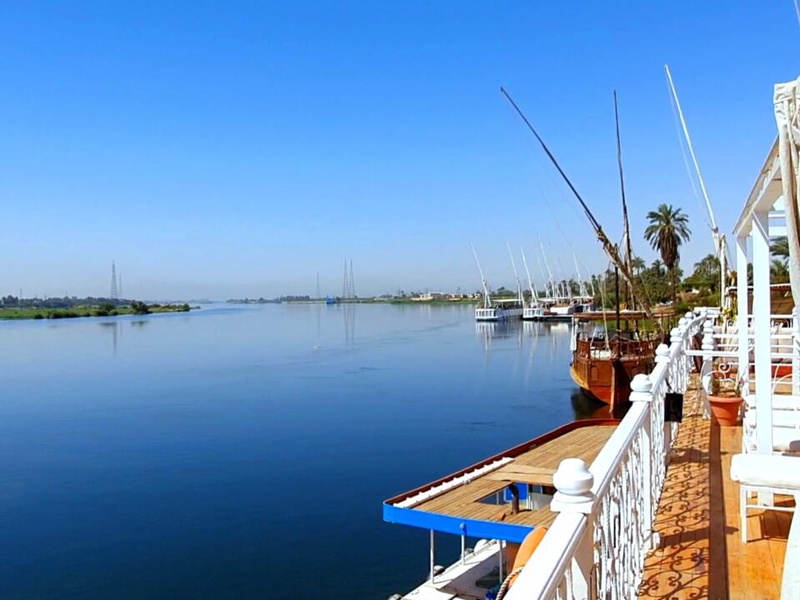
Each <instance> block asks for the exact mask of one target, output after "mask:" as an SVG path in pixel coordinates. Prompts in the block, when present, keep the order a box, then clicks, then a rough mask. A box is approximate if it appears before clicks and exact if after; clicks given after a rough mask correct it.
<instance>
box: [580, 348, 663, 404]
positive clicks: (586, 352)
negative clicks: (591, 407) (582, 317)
mask: <svg viewBox="0 0 800 600" xmlns="http://www.w3.org/2000/svg"><path fill="white" fill-rule="evenodd" d="M657 345H658V340H615V341H612V343H611V344H610V345H609V346H606V344H605V342H602V343H599V342H597V341H595V340H580V339H579V340H577V348H576V350H575V352H573V356H572V364H571V365H570V369H569V371H570V375H571V376H572V380H573V381H574V382H575V383H576V384H577V385H578V387H580V388H581V389H582V390H583V391H584V392H585V393H586V394H588V395H589V396H591V397H592V398H595V399H596V400H599V401H600V402H604V403H605V404H608V405H610V406H611V408H612V409H613V408H615V407H616V406H619V405H621V404H624V403H626V402H628V400H629V399H630V393H631V381H632V380H633V378H634V377H635V376H636V375H638V374H639V373H644V374H647V373H650V371H652V370H653V366H654V364H655V350H656V346H657Z"/></svg>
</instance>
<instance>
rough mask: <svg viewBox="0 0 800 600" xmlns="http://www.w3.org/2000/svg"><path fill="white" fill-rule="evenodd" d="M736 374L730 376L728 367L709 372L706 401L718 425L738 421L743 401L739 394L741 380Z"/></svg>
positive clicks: (734, 423) (731, 423)
mask: <svg viewBox="0 0 800 600" xmlns="http://www.w3.org/2000/svg"><path fill="white" fill-rule="evenodd" d="M736 375H737V374H736V373H734V374H733V377H731V373H730V370H729V369H725V370H724V371H722V370H717V371H712V372H711V379H710V382H709V390H708V403H709V405H710V406H711V414H712V415H714V419H716V421H717V423H719V424H720V426H730V425H737V424H738V423H739V415H740V414H741V412H742V403H743V402H744V399H743V398H742V394H741V390H742V383H743V380H742V379H741V378H737V377H736Z"/></svg>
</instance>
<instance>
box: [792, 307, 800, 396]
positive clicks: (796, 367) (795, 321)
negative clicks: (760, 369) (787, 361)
mask: <svg viewBox="0 0 800 600" xmlns="http://www.w3.org/2000/svg"><path fill="white" fill-rule="evenodd" d="M792 394H800V316H799V315H798V312H797V307H796V306H795V307H794V308H793V309H792Z"/></svg>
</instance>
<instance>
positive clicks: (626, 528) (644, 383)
mask: <svg viewBox="0 0 800 600" xmlns="http://www.w3.org/2000/svg"><path fill="white" fill-rule="evenodd" d="M705 319H706V313H705V312H702V313H700V314H693V313H687V315H686V316H685V317H684V318H682V319H681V320H680V326H679V327H677V328H675V329H673V330H672V332H671V337H670V345H669V346H666V345H665V344H662V345H660V346H659V347H658V349H657V350H656V366H655V368H654V369H653V372H652V373H651V374H650V375H637V376H636V377H635V378H634V380H633V383H632V384H631V389H632V392H631V408H630V410H629V411H628V413H627V414H626V415H625V418H624V419H623V420H622V421H621V422H620V424H619V426H618V427H617V429H616V430H615V431H614V433H613V435H612V436H611V438H609V440H608V442H607V443H606V445H605V446H604V447H603V449H602V450H601V451H600V454H599V455H598V456H597V458H596V459H595V461H594V462H593V463H592V466H591V468H590V469H588V470H587V469H586V465H585V464H584V463H583V461H581V460H580V459H574V458H573V459H566V460H565V461H563V462H562V464H561V466H559V469H558V471H556V473H555V474H554V476H553V483H554V485H555V487H556V489H557V490H558V491H557V492H556V494H555V496H554V498H553V501H552V503H551V509H552V510H553V511H555V512H558V513H559V515H558V516H557V517H556V519H555V521H554V522H553V525H552V526H551V527H550V529H549V530H548V531H547V534H546V535H545V537H544V538H543V539H542V542H541V543H540V544H539V547H538V548H537V549H536V551H535V552H534V554H533V555H532V556H531V558H530V560H529V561H528V563H527V565H526V566H525V568H524V569H523V571H522V573H520V575H519V578H518V579H517V580H516V582H515V584H514V586H513V587H512V588H511V589H510V590H509V592H508V594H507V595H506V596H505V598H506V600H523V599H524V600H532V599H548V600H549V599H550V598H556V599H559V600H561V599H564V600H566V599H569V600H572V599H575V600H578V599H585V598H603V599H608V600H628V599H629V598H635V597H636V595H637V590H638V588H639V583H640V580H641V575H642V569H643V566H644V559H645V556H646V555H647V552H648V551H650V550H651V549H653V548H655V547H656V545H657V542H658V540H657V539H655V536H654V533H653V522H654V520H655V514H656V510H657V508H658V501H659V499H660V497H661V491H662V488H663V485H664V479H665V477H666V465H667V462H668V456H669V449H670V446H671V444H672V440H673V439H674V435H675V433H676V428H675V426H676V424H675V423H665V422H664V399H665V396H666V394H667V392H668V391H673V392H678V393H683V392H685V391H686V387H687V385H688V377H689V369H690V362H689V357H688V356H687V355H686V353H685V350H686V349H688V348H690V347H691V346H692V341H693V338H694V336H695V335H696V334H697V333H698V332H700V330H701V327H702V324H703V322H704V321H705Z"/></svg>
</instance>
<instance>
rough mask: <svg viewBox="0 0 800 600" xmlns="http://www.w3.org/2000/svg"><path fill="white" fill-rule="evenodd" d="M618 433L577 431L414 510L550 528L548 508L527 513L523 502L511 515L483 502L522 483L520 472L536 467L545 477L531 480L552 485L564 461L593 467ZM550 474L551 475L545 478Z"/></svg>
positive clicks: (599, 428) (602, 428) (600, 429)
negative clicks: (568, 459)
mask: <svg viewBox="0 0 800 600" xmlns="http://www.w3.org/2000/svg"><path fill="white" fill-rule="evenodd" d="M615 429H616V427H615V426H614V425H597V426H591V427H581V428H578V429H575V430H573V431H570V432H568V433H566V434H564V435H562V436H560V437H558V438H556V439H554V440H550V441H549V442H545V443H543V444H542V445H540V446H537V447H536V448H533V449H531V450H528V451H527V452H525V453H523V454H520V455H519V456H517V457H516V458H514V461H513V462H512V463H510V464H509V465H507V466H505V467H502V468H501V469H499V470H498V471H494V472H492V473H489V474H487V475H483V476H481V477H478V478H476V479H474V480H472V481H470V482H469V483H467V484H465V485H462V486H459V487H457V488H454V489H452V490H449V491H447V492H445V493H443V494H441V495H439V496H437V497H435V498H432V499H430V500H427V501H425V502H423V503H421V504H419V505H418V506H416V507H415V509H416V510H422V511H426V512H433V513H439V514H445V515H457V516H460V517H464V518H469V519H480V520H485V521H503V522H506V523H514V524H519V525H528V526H539V525H542V526H549V525H550V524H551V523H552V522H553V520H554V519H555V517H556V515H557V513H554V512H552V511H551V510H550V508H549V507H548V506H545V507H543V508H539V509H530V510H528V509H526V508H525V503H524V501H522V502H521V503H520V508H521V510H520V512H518V513H516V514H511V512H510V509H509V506H510V505H509V504H500V505H498V504H487V503H485V502H481V500H482V499H483V498H486V497H489V496H491V495H493V494H495V493H496V492H500V491H502V490H503V489H505V488H506V487H507V486H508V484H509V482H510V481H519V479H516V478H515V475H517V474H519V473H517V472H518V471H520V470H525V469H528V470H531V469H532V468H533V467H536V471H538V472H541V473H542V474H541V475H538V476H535V477H532V479H536V481H537V482H539V483H541V484H544V485H547V484H551V483H552V473H553V472H554V471H555V470H556V469H557V468H558V465H559V463H560V462H561V460H562V459H563V458H565V457H568V456H570V457H578V458H582V459H583V460H584V461H585V462H586V464H587V465H589V464H591V463H592V461H594V459H595V458H596V457H597V455H598V454H599V453H600V450H601V449H602V448H603V446H604V445H605V443H606V442H607V441H608V438H609V437H611V434H612V433H613V432H614V430H615ZM547 472H549V475H547V474H545V473H547ZM503 473H507V474H508V480H503V477H502V474H503Z"/></svg>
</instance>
